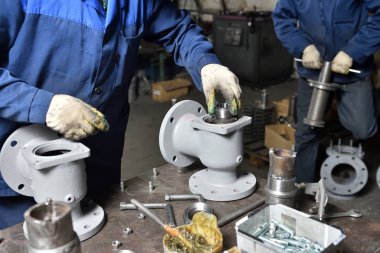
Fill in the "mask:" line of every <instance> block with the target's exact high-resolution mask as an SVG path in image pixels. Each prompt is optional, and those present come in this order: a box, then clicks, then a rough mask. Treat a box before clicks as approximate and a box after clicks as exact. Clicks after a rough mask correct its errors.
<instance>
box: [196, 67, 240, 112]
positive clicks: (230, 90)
mask: <svg viewBox="0 0 380 253" xmlns="http://www.w3.org/2000/svg"><path fill="white" fill-rule="evenodd" d="M201 78H202V84H203V92H204V94H205V96H206V102H207V107H208V113H209V114H214V113H215V90H219V91H220V92H221V93H222V95H223V97H224V98H225V99H226V100H227V106H228V110H229V111H230V113H231V114H232V115H237V114H238V112H239V110H240V105H241V103H240V96H241V89H240V86H239V80H238V78H237V77H236V76H235V74H234V73H232V72H231V71H230V70H229V69H228V68H226V67H224V66H222V65H220V64H208V65H206V66H204V67H203V68H202V69H201Z"/></svg>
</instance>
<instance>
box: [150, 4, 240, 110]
mask: <svg viewBox="0 0 380 253" xmlns="http://www.w3.org/2000/svg"><path fill="white" fill-rule="evenodd" d="M151 6H152V10H150V12H149V13H151V16H150V18H149V20H148V24H146V25H145V29H146V30H145V32H144V39H146V40H148V41H152V42H156V43H158V44H160V45H162V46H163V47H164V48H165V49H166V51H168V52H169V53H170V54H172V55H173V57H174V61H175V62H176V64H177V65H180V66H184V67H186V69H187V71H188V72H189V73H190V75H191V77H192V78H193V80H194V82H195V85H196V86H197V87H198V89H200V90H203V91H204V93H205V96H206V102H207V106H208V111H209V113H210V114H213V113H214V107H215V90H219V91H220V92H221V93H222V94H223V96H224V98H225V99H226V101H227V106H228V108H229V110H230V112H231V113H232V114H237V113H238V111H239V109H240V95H241V89H240V86H239V82H238V79H237V77H236V76H235V75H234V74H233V73H232V72H231V71H229V69H228V68H226V67H224V66H222V65H220V62H219V60H218V58H217V57H216V56H215V54H214V53H213V47H212V45H211V43H210V42H209V41H208V40H207V38H206V37H205V36H204V35H203V34H202V33H201V29H200V27H199V26H197V25H196V24H195V23H194V22H193V21H192V20H191V17H190V14H189V13H188V11H185V10H177V8H176V6H175V5H174V4H172V3H171V2H170V1H169V0H153V1H152V5H151Z"/></svg>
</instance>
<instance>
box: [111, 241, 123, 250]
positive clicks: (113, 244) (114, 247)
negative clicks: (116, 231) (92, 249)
mask: <svg viewBox="0 0 380 253" xmlns="http://www.w3.org/2000/svg"><path fill="white" fill-rule="evenodd" d="M122 245H123V244H122V243H121V242H120V241H118V240H115V241H113V242H112V249H118V248H120V247H121V246H122Z"/></svg>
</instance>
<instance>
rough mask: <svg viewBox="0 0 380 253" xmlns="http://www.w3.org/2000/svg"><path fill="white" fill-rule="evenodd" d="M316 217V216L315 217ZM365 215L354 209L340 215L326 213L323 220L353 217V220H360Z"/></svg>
mask: <svg viewBox="0 0 380 253" xmlns="http://www.w3.org/2000/svg"><path fill="white" fill-rule="evenodd" d="M314 216H315V217H316V215H314ZM362 216H363V214H362V212H360V211H359V210H356V209H352V210H349V211H347V212H340V213H330V214H328V213H326V214H325V215H324V216H323V218H324V219H330V218H339V217H353V218H360V217H362Z"/></svg>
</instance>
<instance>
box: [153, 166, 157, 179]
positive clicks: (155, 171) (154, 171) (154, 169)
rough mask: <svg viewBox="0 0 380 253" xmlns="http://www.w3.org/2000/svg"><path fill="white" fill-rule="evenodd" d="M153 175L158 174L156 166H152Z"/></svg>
mask: <svg viewBox="0 0 380 253" xmlns="http://www.w3.org/2000/svg"><path fill="white" fill-rule="evenodd" d="M153 176H155V177H157V176H158V170H157V168H153Z"/></svg>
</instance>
